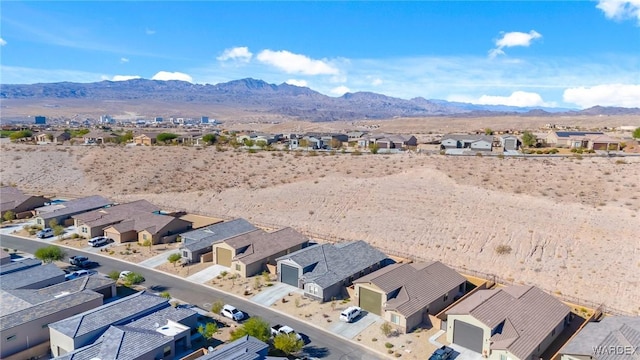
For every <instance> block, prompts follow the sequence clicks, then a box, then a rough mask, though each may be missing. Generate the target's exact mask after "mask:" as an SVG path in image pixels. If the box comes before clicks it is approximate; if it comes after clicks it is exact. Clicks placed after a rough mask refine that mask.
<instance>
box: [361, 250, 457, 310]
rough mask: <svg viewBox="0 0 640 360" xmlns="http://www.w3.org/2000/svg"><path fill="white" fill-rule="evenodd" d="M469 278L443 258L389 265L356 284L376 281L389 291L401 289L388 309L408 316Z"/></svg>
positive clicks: (387, 305)
mask: <svg viewBox="0 0 640 360" xmlns="http://www.w3.org/2000/svg"><path fill="white" fill-rule="evenodd" d="M466 281H467V280H466V279H465V277H464V276H462V275H460V274H458V273H457V272H456V271H455V270H453V269H451V268H450V267H448V266H446V265H444V264H443V263H441V262H439V261H432V262H428V263H411V264H393V265H389V266H387V267H384V268H382V269H380V270H378V271H375V272H373V273H371V274H368V275H365V276H363V277H361V278H360V279H358V280H356V281H354V283H372V284H373V285H376V286H377V287H379V288H380V289H382V291H384V292H385V293H387V294H388V293H390V292H392V291H395V290H398V289H400V292H399V294H398V296H396V297H395V298H393V299H390V300H389V301H387V304H386V306H385V309H387V310H395V311H397V312H399V313H400V314H402V315H404V316H405V317H408V316H411V315H413V314H414V313H416V312H417V311H421V310H422V309H424V308H426V307H427V306H429V304H431V303H432V302H434V301H435V300H437V299H439V298H441V297H442V296H443V295H444V294H447V293H449V292H450V291H452V290H455V289H457V288H458V287H459V286H460V284H464V283H465V282H466Z"/></svg>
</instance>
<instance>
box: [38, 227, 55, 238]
mask: <svg viewBox="0 0 640 360" xmlns="http://www.w3.org/2000/svg"><path fill="white" fill-rule="evenodd" d="M52 236H53V229H52V228H44V229H42V230H40V231H38V232H37V233H36V237H37V238H38V239H44V238H48V237H52Z"/></svg>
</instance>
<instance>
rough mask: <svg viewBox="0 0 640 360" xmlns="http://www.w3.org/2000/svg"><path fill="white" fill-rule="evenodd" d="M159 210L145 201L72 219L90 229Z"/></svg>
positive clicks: (104, 209)
mask: <svg viewBox="0 0 640 360" xmlns="http://www.w3.org/2000/svg"><path fill="white" fill-rule="evenodd" d="M160 210H161V209H160V208H159V207H157V206H155V205H153V204H152V203H150V202H148V201H147V200H138V201H133V202H130V203H126V204H120V205H116V206H110V207H107V208H103V209H99V210H94V211H90V212H87V213H83V214H78V215H76V216H74V217H73V218H74V219H76V220H78V223H79V224H84V225H87V226H90V227H95V226H106V225H111V224H116V223H119V222H121V221H124V220H126V219H130V218H132V217H135V216H137V215H138V214H140V213H146V214H149V213H153V212H155V211H160Z"/></svg>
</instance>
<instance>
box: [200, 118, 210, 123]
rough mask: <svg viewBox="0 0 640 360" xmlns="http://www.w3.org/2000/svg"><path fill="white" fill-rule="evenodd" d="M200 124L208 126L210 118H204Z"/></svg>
mask: <svg viewBox="0 0 640 360" xmlns="http://www.w3.org/2000/svg"><path fill="white" fill-rule="evenodd" d="M200 123H201V124H208V123H209V117H208V116H202V117H201V118H200Z"/></svg>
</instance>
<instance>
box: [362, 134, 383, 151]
mask: <svg viewBox="0 0 640 360" xmlns="http://www.w3.org/2000/svg"><path fill="white" fill-rule="evenodd" d="M385 137H386V135H384V134H369V135H364V136H362V137H360V138H359V139H358V147H359V148H362V149H368V148H369V147H370V146H371V145H373V144H376V143H377V142H378V140H380V139H384V138H385Z"/></svg>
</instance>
